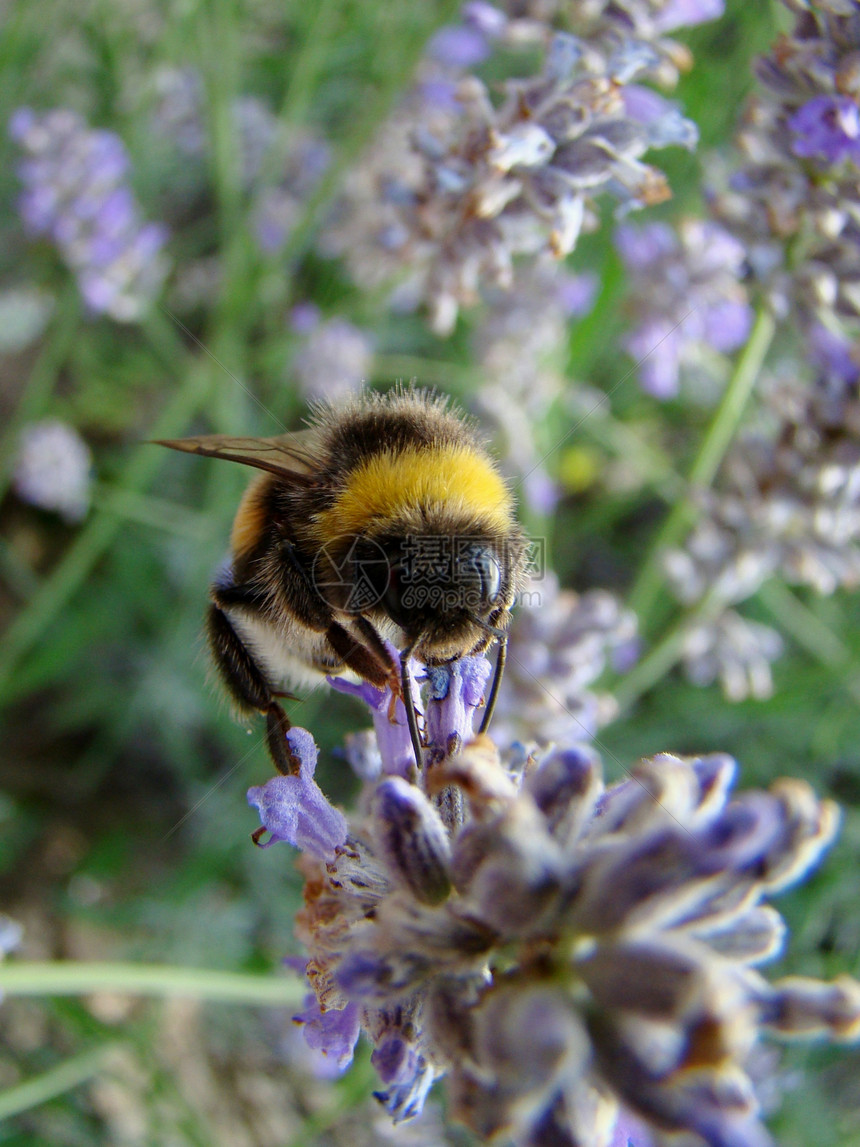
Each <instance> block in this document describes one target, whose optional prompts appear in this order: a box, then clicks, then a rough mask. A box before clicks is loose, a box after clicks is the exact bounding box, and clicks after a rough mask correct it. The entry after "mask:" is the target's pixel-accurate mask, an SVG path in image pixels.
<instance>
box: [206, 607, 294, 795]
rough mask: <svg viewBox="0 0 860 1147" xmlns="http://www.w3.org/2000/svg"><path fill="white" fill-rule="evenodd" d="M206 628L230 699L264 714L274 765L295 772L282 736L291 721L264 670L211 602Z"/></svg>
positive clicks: (240, 705) (267, 742)
mask: <svg viewBox="0 0 860 1147" xmlns="http://www.w3.org/2000/svg"><path fill="white" fill-rule="evenodd" d="M206 628H207V632H208V635H209V646H210V648H211V650H212V657H213V659H214V661H215V664H216V665H217V666H218V669H219V670H220V672H221V677H222V679H223V681H224V684H225V685H226V686H227V688H228V690H229V691H230V694H231V696H232V697H233V699H234V701H236V703H237V704H238V705H239V708H240V709H242V710H244V711H246V712H247V711H248V710H251V709H255V710H257V712H259V713H262V714H263V715H264V717H265V718H266V744H267V746H268V749H269V754H270V756H271V758H272V761H273V762H274V765H275V768H276V769H277V770H278V772H279V773H283V774H284V775H285V776H288V775H289V774H291V773H298V771H299V767H300V764H301V762H300V761H299V759H298V758H297V757H296V756H295V755H294V754H293V753H292V752H291V751H290V747H289V743H288V742H287V739H286V734H287V733H288V732H289V731H290V729H291V728H292V723H291V722H290V719H289V717H288V716H287V714H286V713H285V712H284V710H283V709H282V708H281V706H280V705H279V704H278V702H277V701H276V700H275V697H274V693H273V691H272V688H271V686H270V685H269V682H268V681H267V680H266V677H265V674H264V673H263V672H262V670H261V669H260V667H259V665H258V664H257V662H256V661H255V660H254V658H253V657H252V655H251V653H250V651H249V650H248V648H247V647H246V646H245V645H243V643H242V640H241V638H240V637H239V635H238V634H237V633H236V630H235V629H234V628H233V626H232V625H231V624H230V620H229V618H228V617H227V615H226V614H225V613H224V611H223V610H222V609H219V607H218V605H217V603H215V602H213V603H212V604H211V605H210V606H209V612H208V614H207V618H206Z"/></svg>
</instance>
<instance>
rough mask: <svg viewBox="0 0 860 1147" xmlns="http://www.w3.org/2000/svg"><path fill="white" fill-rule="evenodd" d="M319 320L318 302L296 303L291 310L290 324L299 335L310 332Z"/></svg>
mask: <svg viewBox="0 0 860 1147" xmlns="http://www.w3.org/2000/svg"><path fill="white" fill-rule="evenodd" d="M319 321H320V309H319V307H318V306H317V305H316V303H296V305H295V306H294V307H293V309H292V310H291V311H290V326H291V328H292V329H293V330H294V331H295V332H296V334H298V335H306V334H309V333H310V332H311V331H312V330H313V329H314V327H316V326H318V325H319Z"/></svg>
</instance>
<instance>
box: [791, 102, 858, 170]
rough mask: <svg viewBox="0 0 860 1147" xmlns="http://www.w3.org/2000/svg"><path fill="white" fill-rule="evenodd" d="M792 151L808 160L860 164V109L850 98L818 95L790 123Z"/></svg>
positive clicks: (796, 113)
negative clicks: (793, 136) (843, 161)
mask: <svg viewBox="0 0 860 1147" xmlns="http://www.w3.org/2000/svg"><path fill="white" fill-rule="evenodd" d="M788 126H789V128H790V129H791V130H792V131H793V132H794V134H795V139H794V142H793V143H792V146H791V150H792V151H793V152H794V154H795V155H799V156H801V157H803V158H808V159H823V160H826V161H827V162H828V163H841V162H842V160H843V159H847V158H850V159H853V160H854V162H855V163H858V162H860V108H858V106H857V101H856V100H853V99H851V97H850V96H815V97H814V98H813V99H811V100H809V101H808V102H807V103H805V104H804V105H803V107H802V108H800V110H799V111H797V112H795V114H794V115H793V116H792V117H791V119H789V121H788Z"/></svg>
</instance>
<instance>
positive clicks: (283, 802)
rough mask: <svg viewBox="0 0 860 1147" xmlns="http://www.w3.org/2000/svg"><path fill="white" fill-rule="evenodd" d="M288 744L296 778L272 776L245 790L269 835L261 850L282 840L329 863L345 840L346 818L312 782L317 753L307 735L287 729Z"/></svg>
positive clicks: (303, 730)
mask: <svg viewBox="0 0 860 1147" xmlns="http://www.w3.org/2000/svg"><path fill="white" fill-rule="evenodd" d="M287 741H288V742H289V745H290V748H291V749H292V750H293V752H294V753H295V754H296V755H297V756H298V757H299V759H300V761H301V770H300V772H299V774H298V776H287V777H273V778H272V780H270V781H267V782H266V784H264V785H257V786H255V787H254V788H251V789H249V790H248V804H250V805H251V806H252V807H253V808H256V809H257V810H258V811H259V813H260V820H261V822H262V824H263V827H264V828H265V830H266V831H267V832H268V833H270V834H271V835H270V839H269V840H268V841H266V842H265V843H263V844H261V847H263V848H268V847H269V846H270V845H272V844H275V843H276V842H278V841H281V840H283V841H286V842H287V843H288V844H292V845H293V846H294V847H295V848H301V849H303V850H304V851H305V852H309V853H311V855H312V856H316V857H318V858H319V859H320V860H324V861H329V860H332V859H333V858H334V854H335V850H336V849H337V848H338V847H339V846H340V845H341V844H343V842H344V841H345V840H346V835H347V831H348V825H347V821H346V817H345V816H344V815H343V813H342V812H340V811H339V810H338V809H336V808H335V807H334V806H333V805H331V804H329V802H328V800H327V799H326V797H325V795H324V793H323V792H322V790H321V789H320V787H319V785H318V784H317V783H316V781H315V780H314V779H313V774H314V769H315V768H316V763H317V755H318V751H317V747H316V745H315V744H314V740H313V737H312V736H311V735H310V733H309V732H308V731H307V730H306V729H290V731H289V733H287Z"/></svg>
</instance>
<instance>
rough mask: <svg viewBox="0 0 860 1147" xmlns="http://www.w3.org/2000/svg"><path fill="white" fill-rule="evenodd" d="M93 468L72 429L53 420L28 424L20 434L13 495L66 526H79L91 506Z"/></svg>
mask: <svg viewBox="0 0 860 1147" xmlns="http://www.w3.org/2000/svg"><path fill="white" fill-rule="evenodd" d="M92 465H93V456H92V454H91V452H90V448H89V446H87V444H86V442H84V440H83V439H82V438H81V436H80V435H79V434H78V432H77V431H76V430H75V429H74V428H73V427H71V426H67V425H66V423H65V422H60V421H58V420H57V419H53V418H49V419H46V420H45V421H44V422H34V423H31V424H30V425H29V426H25V427H24V429H23V430H22V431H21V439H20V442H19V446H18V456H17V459H16V461H15V468H14V471H13V477H12V482H13V485H14V487H15V493H16V494H17V495H18V497H19V498H21V499H22V500H23V501H25V502H29V503H30V505H32V506H39V507H40V508H41V509H43V510H53V511H55V512H56V513H58V514H60V515H61V516H62V517H63V518H65V519H66V521H67V522H70V523H74V522H79V521H80V520H81V519H82V518H83V517H85V516H86V513H87V510H88V509H89V506H90V497H91V490H92Z"/></svg>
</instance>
